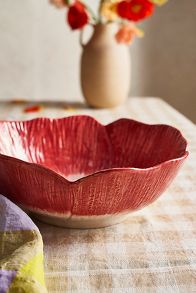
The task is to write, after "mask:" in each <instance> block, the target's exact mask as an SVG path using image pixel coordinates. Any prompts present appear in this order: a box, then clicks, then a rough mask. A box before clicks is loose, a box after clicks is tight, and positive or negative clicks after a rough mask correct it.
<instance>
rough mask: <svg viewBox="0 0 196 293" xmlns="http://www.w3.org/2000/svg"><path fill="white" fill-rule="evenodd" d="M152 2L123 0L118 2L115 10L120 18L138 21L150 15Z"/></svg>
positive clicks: (146, 0)
mask: <svg viewBox="0 0 196 293" xmlns="http://www.w3.org/2000/svg"><path fill="white" fill-rule="evenodd" d="M153 11H154V4H153V3H151V2H150V1H148V0H125V1H121V2H119V4H118V7H117V12H118V15H119V16H120V17H122V18H126V19H128V20H132V21H139V20H142V19H144V18H146V17H149V16H151V15H152V13H153Z"/></svg>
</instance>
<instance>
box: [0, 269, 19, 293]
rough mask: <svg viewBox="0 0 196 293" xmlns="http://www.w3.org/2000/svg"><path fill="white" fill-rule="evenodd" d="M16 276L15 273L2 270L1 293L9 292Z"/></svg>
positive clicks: (0, 279) (0, 275)
mask: <svg viewBox="0 0 196 293" xmlns="http://www.w3.org/2000/svg"><path fill="white" fill-rule="evenodd" d="M15 276H16V272H15V271H6V270H0V293H6V292H7V290H8V288H9V286H10V284H11V282H12V281H13V279H14V277H15Z"/></svg>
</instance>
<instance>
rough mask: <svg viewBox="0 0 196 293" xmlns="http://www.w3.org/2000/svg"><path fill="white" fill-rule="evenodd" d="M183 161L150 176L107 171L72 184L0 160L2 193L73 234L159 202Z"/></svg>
mask: <svg viewBox="0 0 196 293" xmlns="http://www.w3.org/2000/svg"><path fill="white" fill-rule="evenodd" d="M184 160H185V157H184V158H182V159H178V160H173V161H169V162H166V163H163V164H162V165H159V166H157V167H154V168H150V169H146V170H138V169H130V170H129V169H114V170H106V171H102V172H99V173H97V174H93V175H91V176H87V177H85V178H83V179H81V180H78V181H76V182H68V181H67V180H64V179H63V178H62V177H61V176H59V175H58V174H56V173H55V172H53V171H50V170H47V169H45V168H43V167H42V166H38V165H32V164H29V163H25V162H22V161H20V160H17V159H13V158H8V157H5V156H0V178H1V180H0V192H1V193H3V194H4V195H6V196H7V197H9V198H10V199H11V200H13V201H14V202H16V203H18V204H20V205H21V206H22V207H24V208H26V209H28V210H30V211H32V212H33V213H36V214H37V215H38V216H39V218H40V219H41V220H43V221H47V222H49V223H53V224H56V225H60V226H65V227H74V228H96V227H103V226H108V225H112V224H116V223H118V222H120V221H122V220H123V219H124V218H126V217H127V216H128V214H129V213H130V212H133V211H136V210H138V209H141V208H143V207H144V206H147V205H149V204H150V203H152V202H153V201H155V200H156V199H157V198H158V197H159V196H160V195H161V193H162V192H163V191H164V190H165V189H166V188H167V187H168V185H169V184H170V182H171V181H172V180H173V178H174V177H175V176H176V174H177V172H178V170H179V168H180V166H181V165H182V163H183V161H184Z"/></svg>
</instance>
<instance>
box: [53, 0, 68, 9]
mask: <svg viewBox="0 0 196 293" xmlns="http://www.w3.org/2000/svg"><path fill="white" fill-rule="evenodd" d="M50 3H51V4H53V5H55V6H56V7H58V8H63V7H65V6H67V1H66V0H50Z"/></svg>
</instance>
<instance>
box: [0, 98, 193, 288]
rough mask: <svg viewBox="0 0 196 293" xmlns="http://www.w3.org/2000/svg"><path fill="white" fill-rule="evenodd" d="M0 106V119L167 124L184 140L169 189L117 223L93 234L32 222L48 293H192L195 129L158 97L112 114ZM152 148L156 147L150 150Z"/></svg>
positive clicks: (79, 108) (78, 106)
mask: <svg viewBox="0 0 196 293" xmlns="http://www.w3.org/2000/svg"><path fill="white" fill-rule="evenodd" d="M42 106H43V108H42V109H41V110H40V111H39V112H31V111H26V110H25V108H26V107H27V105H26V104H12V103H1V104H0V119H12V120H18V119H31V118H34V117H41V116H47V117H64V116H68V115H75V114H88V115H91V116H93V117H95V118H97V119H98V120H99V121H101V122H102V123H104V124H106V123H109V122H111V121H113V120H116V119H118V118H122V117H128V118H133V119H136V120H140V121H143V122H146V123H150V124H154V123H166V124H170V125H173V126H175V127H177V128H178V129H180V130H181V131H182V133H183V134H184V136H185V137H186V138H187V140H188V143H189V146H188V149H189V151H190V156H189V158H188V159H187V161H186V163H185V164H184V166H183V168H182V169H181V171H180V173H179V175H178V177H177V178H176V179H175V181H174V182H173V183H172V185H171V186H170V187H169V189H168V190H167V191H166V192H165V193H164V194H163V195H162V196H161V197H160V199H158V200H157V201H156V202H155V203H153V204H152V205H150V206H149V207H146V208H144V209H143V210H141V211H138V212H135V213H133V214H131V215H130V218H129V219H128V220H126V221H125V222H124V223H122V224H119V225H116V226H112V227H108V228H103V229H96V230H73V229H63V228H58V227H54V226H50V225H47V224H43V223H40V222H38V221H35V223H36V225H37V226H38V227H39V229H40V231H41V234H42V237H43V241H44V253H45V278H46V284H47V288H48V291H49V293H66V292H72V293H96V292H101V293H104V292H105V293H110V292H111V293H131V292H134V293H137V292H142V293H143V292H150V293H153V292H158V293H162V292H168V293H172V292H175V293H176V292H180V293H181V292H188V293H189V292H196V171H195V169H196V127H195V125H194V124H193V123H192V122H190V121H189V120H188V119H187V118H185V117H184V116H183V115H181V114H180V113H178V112H177V111H176V110H174V109H173V108H172V107H170V106H169V105H167V104H166V103H165V102H163V101H162V100H160V99H157V98H130V99H129V101H128V102H127V103H126V104H125V105H123V106H120V107H118V108H115V109H111V110H93V109H88V108H85V106H83V105H82V104H80V103H79V104H75V105H70V104H64V103H60V104H58V103H56V104H46V103H42ZM157 147H158V146H157Z"/></svg>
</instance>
